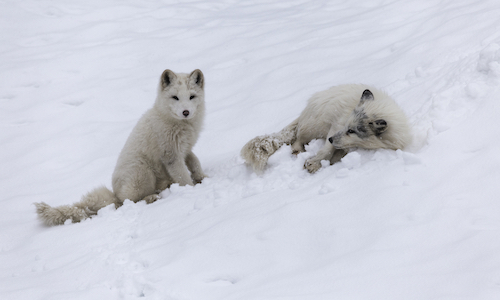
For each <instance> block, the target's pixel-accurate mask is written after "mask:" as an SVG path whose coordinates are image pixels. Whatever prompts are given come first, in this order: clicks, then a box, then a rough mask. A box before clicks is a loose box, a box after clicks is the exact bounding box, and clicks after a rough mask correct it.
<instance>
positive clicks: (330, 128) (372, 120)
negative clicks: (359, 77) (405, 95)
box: [241, 84, 411, 173]
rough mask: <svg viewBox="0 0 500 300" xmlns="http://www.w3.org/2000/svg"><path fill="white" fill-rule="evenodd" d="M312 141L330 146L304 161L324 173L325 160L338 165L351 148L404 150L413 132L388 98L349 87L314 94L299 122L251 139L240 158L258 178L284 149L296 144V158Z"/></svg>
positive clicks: (365, 88)
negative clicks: (321, 140)
mask: <svg viewBox="0 0 500 300" xmlns="http://www.w3.org/2000/svg"><path fill="white" fill-rule="evenodd" d="M313 139H324V140H328V141H327V142H325V145H324V146H323V148H321V149H320V150H319V151H318V153H317V154H316V156H314V157H312V158H310V159H308V160H306V162H305V164H304V168H305V169H307V170H308V171H309V172H310V173H314V172H316V171H317V170H318V169H319V168H321V161H322V160H329V161H330V164H333V163H335V162H337V161H339V160H340V159H341V158H342V157H343V156H344V155H345V154H346V153H347V150H348V149H349V148H356V147H359V148H364V149H377V148H386V149H394V150H396V149H403V148H404V147H405V146H407V145H408V144H409V143H410V141H411V132H410V126H409V125H408V120H407V118H406V116H405V114H404V113H403V111H402V110H401V109H400V108H399V107H398V106H397V104H396V103H395V102H394V100H393V99H392V98H391V97H389V96H388V95H387V94H386V93H384V92H382V91H380V90H377V89H375V88H373V87H369V86H366V85H362V84H346V85H339V86H334V87H331V88H330V89H328V90H325V91H322V92H318V93H316V94H314V95H313V96H312V97H311V98H310V99H309V101H308V103H307V106H306V108H305V109H304V110H303V111H302V113H301V114H300V116H299V117H298V118H297V119H295V120H294V121H293V122H292V123H290V124H289V125H288V126H286V127H285V128H283V129H282V130H281V131H279V132H277V133H274V134H270V135H263V136H258V137H255V138H253V139H252V140H250V141H249V142H248V143H247V144H246V145H245V146H243V149H242V150H241V156H242V157H243V158H244V159H245V160H246V162H247V163H248V164H250V165H251V166H252V167H253V169H254V170H255V171H256V172H259V173H260V172H262V171H263V170H264V168H265V166H266V164H267V160H268V159H269V156H271V155H272V154H273V153H274V152H276V151H277V150H278V149H279V148H280V147H281V146H282V145H283V144H287V145H292V153H294V154H297V153H299V152H303V151H305V149H304V145H305V144H308V143H309V142H310V141H311V140H313Z"/></svg>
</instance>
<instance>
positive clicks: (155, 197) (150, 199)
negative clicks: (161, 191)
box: [142, 194, 160, 204]
mask: <svg viewBox="0 0 500 300" xmlns="http://www.w3.org/2000/svg"><path fill="white" fill-rule="evenodd" d="M158 199H160V195H158V194H151V195H149V196H146V197H144V199H142V200H144V201H146V203H147V204H151V203H153V202H155V201H156V200H158Z"/></svg>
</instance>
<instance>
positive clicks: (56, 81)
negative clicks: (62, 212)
mask: <svg viewBox="0 0 500 300" xmlns="http://www.w3.org/2000/svg"><path fill="white" fill-rule="evenodd" d="M498 16H500V4H499V3H498V1H496V0H481V1H479V0H476V1H474V0H459V1H457V0H454V1H451V0H439V1H436V0H433V1H431V0H418V1H417V0H408V1H386V0H373V1H368V0H365V1H362V0H357V1H338V0H337V1H319V0H318V1H311V0H309V1H306V0H291V1H232V0H206V1H173V0H164V1H137V0H128V1H116V0H108V1H96V0H87V1H64V0H53V1H48V0H41V1H34V0H26V1H12V0H4V1H1V2H0V37H1V40H2V42H1V43H0V54H1V55H0V66H1V71H0V105H1V107H2V109H1V110H0V128H1V129H0V143H1V145H2V147H1V150H0V163H1V165H2V167H1V169H0V179H1V184H0V203H1V205H2V207H3V208H4V213H3V214H2V217H1V218H0V266H1V267H0V299H9V300H10V299H47V300H48V299H50V300H57V299H93V300H96V299H106V300H109V299H155V300H160V299H162V300H164V299H167V300H190V299H218V300H219V299H252V300H257V299H287V300H294V299H316V300H320V299H325V300H331V299H427V300H429V299H500V232H499V229H500V198H499V192H500V187H499V185H498V183H499V179H500V171H499V169H500V154H499V153H500V152H499V150H500V139H499V137H500V126H497V125H496V123H495V120H496V117H497V116H498V115H499V114H500V107H499V102H500V18H499V17H498ZM166 68H169V69H172V70H174V71H176V72H190V71H192V70H193V69H196V68H200V69H201V70H202V71H203V72H204V74H205V77H206V95H207V96H206V97H207V118H206V123H205V129H204V131H203V133H202V134H201V137H200V139H199V141H198V143H197V145H196V147H195V149H194V152H195V153H196V154H197V155H198V157H199V158H200V160H201V163H202V166H203V167H204V169H205V172H206V173H207V174H209V175H210V178H207V179H206V180H205V181H204V182H203V183H202V184H201V185H197V186H195V187H179V186H173V187H172V188H171V189H170V190H166V191H164V192H163V199H161V200H160V201H158V202H156V203H153V204H151V205H145V204H144V203H137V204H134V203H131V202H127V203H125V205H124V206H123V207H121V208H119V209H117V210H115V209H114V208H112V207H106V208H104V209H103V210H101V211H100V212H99V215H98V216H96V217H95V218H93V219H90V220H86V221H84V222H82V223H79V224H67V225H64V226H57V227H52V228H48V227H44V226H42V225H41V223H40V222H39V221H38V220H37V218H36V215H35V212H34V210H35V209H34V206H33V205H32V203H33V202H40V201H45V202H47V203H49V204H51V205H61V204H69V203H72V202H75V201H78V200H79V198H80V196H81V195H82V194H84V193H85V192H87V191H88V190H90V189H92V188H93V187H95V186H97V185H100V184H106V185H108V186H110V183H111V173H112V171H113V168H114V164H115V162H116V159H117V156H118V154H119V151H120V150H121V147H122V146H123V144H124V142H125V139H126V138H127V136H128V134H129V132H130V130H131V129H132V127H133V126H134V125H135V122H136V121H137V120H138V118H139V117H140V115H141V114H142V112H144V111H145V110H146V109H148V108H149V107H150V106H151V105H152V103H153V101H154V97H155V89H156V84H157V81H158V77H159V75H160V74H161V72H162V71H163V70H164V69H166ZM351 82H352V83H358V82H361V83H366V84H371V85H375V86H377V87H380V88H382V89H385V90H386V91H388V92H389V93H390V94H391V95H392V96H393V97H394V98H395V99H396V101H397V102H398V103H399V104H400V105H401V107H402V108H403V109H404V111H405V112H406V113H407V114H408V116H409V118H410V120H411V123H412V126H413V129H414V142H413V144H412V145H411V147H409V149H405V151H400V150H398V151H387V150H381V151H361V150H360V151H355V152H352V153H350V154H348V155H347V156H346V157H345V158H344V159H343V160H342V162H340V163H338V164H335V165H333V166H328V167H325V168H323V169H321V170H320V171H319V172H318V173H316V174H314V175H310V174H308V173H307V172H306V171H304V170H303V169H302V165H303V163H304V161H305V159H307V158H308V157H310V156H311V155H313V153H314V152H315V151H317V150H318V149H319V148H320V147H321V144H322V142H321V141H316V142H313V143H311V145H310V146H309V147H308V152H306V153H303V154H300V155H299V156H298V157H292V155H291V154H290V148H289V147H288V146H286V147H283V148H282V149H280V150H279V151H278V152H277V153H276V154H275V155H274V156H272V157H271V159H270V166H269V168H268V170H267V171H266V172H265V173H264V174H263V175H262V176H257V175H255V174H254V173H252V172H251V170H250V169H248V168H247V167H246V166H245V165H244V163H243V161H242V159H241V158H239V150H240V148H241V147H242V146H243V145H244V143H245V142H247V141H248V140H249V139H251V138H253V137H254V136H256V135H260V134H264V133H271V132H275V131H278V130H279V129H281V128H282V127H284V126H286V125H287V124H288V123H289V122H290V121H292V120H293V119H294V118H295V117H296V116H297V115H298V114H299V113H300V111H301V110H302V109H303V107H304V106H305V102H306V100H307V98H308V97H309V96H310V95H311V94H313V93H314V92H316V91H320V90H323V89H326V88H328V87H330V86H332V85H336V84H341V83H351Z"/></svg>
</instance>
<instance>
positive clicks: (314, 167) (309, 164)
mask: <svg viewBox="0 0 500 300" xmlns="http://www.w3.org/2000/svg"><path fill="white" fill-rule="evenodd" d="M320 168H321V161H317V160H312V159H308V160H306V162H305V163H304V169H306V170H307V172H309V173H311V174H314V173H316V171H318V170H319V169H320Z"/></svg>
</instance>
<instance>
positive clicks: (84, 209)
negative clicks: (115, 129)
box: [35, 70, 206, 225]
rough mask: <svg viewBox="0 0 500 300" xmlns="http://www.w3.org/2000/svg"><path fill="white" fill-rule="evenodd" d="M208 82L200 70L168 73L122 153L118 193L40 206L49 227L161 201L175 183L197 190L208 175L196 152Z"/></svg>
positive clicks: (98, 191) (99, 190) (103, 191)
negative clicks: (126, 203) (134, 204)
mask: <svg viewBox="0 0 500 300" xmlns="http://www.w3.org/2000/svg"><path fill="white" fill-rule="evenodd" d="M204 83H205V79H204V76H203V73H202V72H201V71H200V70H194V71H193V72H191V74H184V73H178V74H176V73H174V72H172V71H170V70H165V71H164V72H163V74H162V75H161V77H160V82H159V85H158V93H157V97H156V101H155V103H154V105H153V107H152V108H151V109H149V110H148V111H146V113H145V114H144V115H143V116H142V117H141V118H140V119H139V121H138V122H137V125H135V127H134V129H133V130H132V132H131V133H130V136H129V137H128V139H127V141H126V143H125V146H124V147H123V149H122V151H121V153H120V156H119V157H118V162H117V163H116V167H115V170H114V172H113V177H112V186H113V192H112V191H110V190H109V189H107V188H106V187H104V186H102V187H98V188H96V189H94V190H92V191H91V192H89V193H88V194H86V195H85V196H83V197H82V199H81V201H80V202H77V203H74V204H73V205H63V206H59V207H51V206H49V205H48V204H46V203H43V202H41V203H35V205H36V208H37V213H38V216H39V218H40V219H41V220H42V221H43V222H44V223H45V224H46V225H58V224H64V222H65V221H66V220H68V219H71V220H72V222H74V223H75V222H79V221H81V220H83V219H86V218H89V217H90V216H92V215H95V214H97V211H98V210H99V209H101V208H103V207H105V206H107V205H109V204H115V206H116V207H119V206H121V205H122V204H123V201H124V200H125V199H130V200H132V201H134V202H137V201H140V200H145V201H146V203H152V202H154V201H156V200H157V199H158V198H159V196H158V194H159V193H160V192H161V191H162V190H164V189H166V188H168V187H169V186H170V185H171V184H173V183H179V184H180V185H193V184H195V183H200V182H201V181H202V179H203V178H204V177H206V175H205V174H204V173H203V171H202V169H201V165H200V161H199V160H198V158H197V157H196V155H194V153H193V152H192V151H191V149H192V148H193V146H194V144H195V143H196V140H197V139H198V135H199V133H200V131H201V127H202V123H203V119H204V116H205V92H204Z"/></svg>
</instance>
